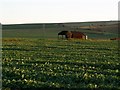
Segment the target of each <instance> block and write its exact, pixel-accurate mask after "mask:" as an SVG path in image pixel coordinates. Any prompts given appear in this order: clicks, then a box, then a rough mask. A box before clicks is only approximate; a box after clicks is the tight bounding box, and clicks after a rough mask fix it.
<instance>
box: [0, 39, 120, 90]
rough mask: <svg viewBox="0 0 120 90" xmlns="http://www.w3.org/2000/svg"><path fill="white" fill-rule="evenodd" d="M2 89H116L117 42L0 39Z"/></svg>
mask: <svg viewBox="0 0 120 90" xmlns="http://www.w3.org/2000/svg"><path fill="white" fill-rule="evenodd" d="M2 44H3V47H2V75H3V77H2V85H3V88H63V89H64V88H69V89H73V88H75V89H95V88H97V89H100V90H106V89H107V90H108V89H114V90H116V89H120V57H119V56H118V55H119V52H118V51H119V48H118V41H110V40H61V39H39V38H3V42H2Z"/></svg>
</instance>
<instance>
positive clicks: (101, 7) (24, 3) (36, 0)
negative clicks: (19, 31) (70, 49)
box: [0, 0, 119, 24]
mask: <svg viewBox="0 0 120 90" xmlns="http://www.w3.org/2000/svg"><path fill="white" fill-rule="evenodd" d="M118 2H119V0H0V23H2V24H21V23H61V22H86V21H109V20H117V19H118Z"/></svg>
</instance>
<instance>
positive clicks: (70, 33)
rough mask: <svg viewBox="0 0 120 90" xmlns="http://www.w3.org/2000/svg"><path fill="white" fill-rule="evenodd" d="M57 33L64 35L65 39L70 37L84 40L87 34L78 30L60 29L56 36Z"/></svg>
mask: <svg viewBox="0 0 120 90" xmlns="http://www.w3.org/2000/svg"><path fill="white" fill-rule="evenodd" d="M59 35H62V38H63V37H65V38H66V39H70V38H77V39H85V40H86V39H87V35H85V34H84V33H82V32H78V31H61V32H59V33H58V38H59Z"/></svg>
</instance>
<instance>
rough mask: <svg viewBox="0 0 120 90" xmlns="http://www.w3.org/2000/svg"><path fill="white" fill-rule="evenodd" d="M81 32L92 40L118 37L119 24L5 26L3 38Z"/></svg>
mask: <svg viewBox="0 0 120 90" xmlns="http://www.w3.org/2000/svg"><path fill="white" fill-rule="evenodd" d="M63 30H68V31H80V32H83V33H85V34H86V35H88V38H90V39H110V38H115V37H118V24H117V22H113V21H108V22H107V21H106V22H105V21H104V22H81V23H79V22H78V23H51V24H50V23H47V24H14V25H3V38H6V37H7V38H10V37H13V38H14V37H16V38H19V37H22V38H57V34H58V32H60V31H63Z"/></svg>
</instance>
